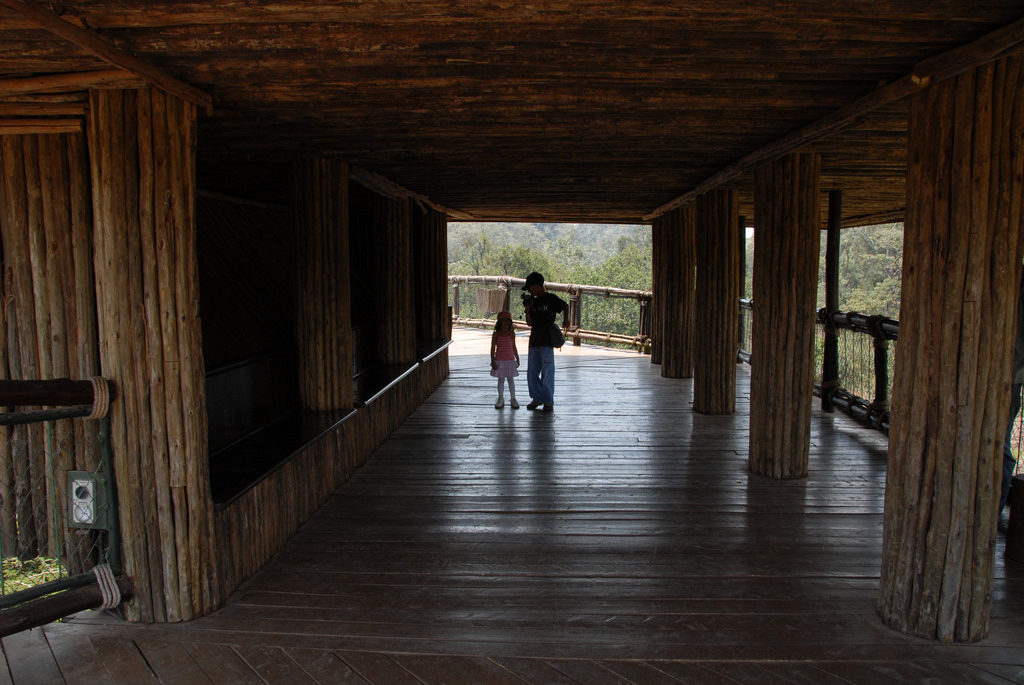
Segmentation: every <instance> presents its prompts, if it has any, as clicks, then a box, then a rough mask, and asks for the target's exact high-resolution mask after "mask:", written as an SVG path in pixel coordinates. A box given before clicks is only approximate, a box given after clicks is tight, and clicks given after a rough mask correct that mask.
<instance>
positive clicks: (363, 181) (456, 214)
mask: <svg viewBox="0 0 1024 685" xmlns="http://www.w3.org/2000/svg"><path fill="white" fill-rule="evenodd" d="M0 2H3V0H0ZM349 178H351V179H352V180H353V181H356V182H357V183H359V184H360V185H363V186H365V187H367V188H369V189H370V190H372V191H374V192H375V193H379V194H381V195H383V196H384V197H390V198H391V199H393V200H406V199H413V200H416V201H417V202H419V203H421V204H424V205H426V206H427V207H430V208H431V209H433V210H434V211H435V212H440V213H441V214H444V215H445V216H446V217H448V218H449V219H462V220H464V221H476V219H477V217H475V216H473V215H472V214H470V213H469V212H463V211H460V210H458V209H449V208H448V207H445V206H444V205H441V204H438V203H436V202H434V201H433V200H431V199H430V198H429V197H427V196H425V195H420V194H419V193H415V192H413V191H411V190H409V189H408V188H404V187H402V186H400V185H398V184H397V183H395V182H394V181H392V180H390V179H387V178H385V177H384V176H381V175H380V174H378V173H376V172H374V171H368V170H366V169H361V168H359V167H356V166H354V167H351V168H350V169H349Z"/></svg>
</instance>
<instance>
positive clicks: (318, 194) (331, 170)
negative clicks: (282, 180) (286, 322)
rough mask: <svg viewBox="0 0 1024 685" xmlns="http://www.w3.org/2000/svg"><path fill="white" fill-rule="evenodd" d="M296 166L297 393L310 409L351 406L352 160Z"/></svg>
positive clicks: (298, 163) (304, 161) (298, 164)
mask: <svg viewBox="0 0 1024 685" xmlns="http://www.w3.org/2000/svg"><path fill="white" fill-rule="evenodd" d="M292 172H293V188H292V190H293V196H294V198H295V235H296V241H297V243H296V250H295V254H296V262H297V263H296V265H295V273H296V277H297V278H298V284H297V287H296V292H297V307H296V321H295V327H296V331H295V335H296V341H297V344H298V350H299V354H298V361H299V393H300V395H301V397H302V404H303V406H304V407H305V408H306V409H311V410H314V411H325V410H331V409H351V408H352V403H353V389H352V321H351V300H350V279H349V242H348V232H349V217H348V165H347V164H346V163H345V162H342V161H341V160H337V159H309V160H303V161H300V162H296V163H295V164H294V167H293V170H292Z"/></svg>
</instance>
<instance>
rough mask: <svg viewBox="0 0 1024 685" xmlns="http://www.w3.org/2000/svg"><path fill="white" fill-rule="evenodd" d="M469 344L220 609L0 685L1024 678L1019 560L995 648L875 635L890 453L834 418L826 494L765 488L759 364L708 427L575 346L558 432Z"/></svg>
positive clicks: (17, 666) (554, 417)
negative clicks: (756, 414) (752, 460)
mask: <svg viewBox="0 0 1024 685" xmlns="http://www.w3.org/2000/svg"><path fill="white" fill-rule="evenodd" d="M457 337H458V342H457V343H456V344H455V345H453V348H452V350H451V352H452V356H451V360H452V376H451V378H450V379H449V380H448V381H447V382H446V383H445V384H444V385H442V387H441V388H440V389H439V390H438V391H437V392H436V393H435V394H434V395H433V396H432V397H431V399H430V400H429V401H428V402H427V403H426V404H425V405H423V406H422V407H421V408H420V409H419V410H418V411H417V412H416V413H415V414H414V415H413V416H412V417H411V418H410V419H409V420H408V421H407V422H406V423H405V424H404V425H403V427H402V428H401V429H400V430H399V431H398V432H397V433H396V434H395V435H394V436H393V437H392V438H391V439H390V440H389V441H388V442H387V443H386V444H385V445H384V446H383V447H382V449H381V450H380V451H379V452H378V453H377V454H376V455H375V456H374V458H373V459H372V460H371V461H370V463H369V464H367V465H366V466H365V467H364V468H362V469H361V470H360V471H359V472H358V473H357V474H356V476H355V477H354V478H353V479H352V481H350V482H349V483H348V484H346V485H345V486H344V487H342V488H341V489H340V490H339V491H338V492H337V494H336V495H335V496H334V497H332V498H331V499H330V501H328V502H327V503H326V505H325V506H324V507H323V508H322V509H321V510H320V511H319V512H318V513H317V514H316V515H315V516H314V517H313V519H312V520H310V521H309V522H308V524H307V525H306V526H304V527H303V528H302V529H301V530H300V531H299V532H298V533H297V534H296V535H295V536H294V538H293V539H292V540H291V541H290V542H289V544H288V545H287V546H286V548H285V549H284V550H282V552H281V553H280V554H279V555H277V556H276V557H275V558H274V559H273V560H272V561H271V562H270V563H269V564H267V566H266V567H265V568H264V569H263V570H262V571H261V572H260V573H259V574H258V575H257V576H256V577H255V578H253V579H252V580H251V582H249V583H248V584H247V586H246V587H244V588H243V589H242V590H240V591H239V592H238V593H236V594H235V596H234V597H232V598H231V600H230V602H229V603H228V605H227V606H225V607H224V608H223V609H221V610H220V611H218V612H216V613H215V614H214V615H212V616H208V617H206V618H204V619H201V620H197V621H193V622H191V623H187V624H179V625H157V626H138V625H130V624H125V623H122V622H119V621H117V620H115V619H113V618H110V617H108V616H105V615H102V614H97V613H95V612H87V613H85V614H80V615H79V616H77V617H75V618H73V619H72V620H70V621H68V622H65V623H62V624H56V625H51V626H48V627H47V628H45V629H38V630H33V631H30V632H27V633H22V634H20V635H17V636H13V637H11V638H7V639H6V640H4V643H3V647H4V655H5V657H6V660H7V667H8V668H7V669H0V683H3V682H5V677H6V676H8V675H10V676H11V677H12V678H13V682H14V683H17V684H18V685H24V684H25V683H37V682H38V683H60V682H69V683H84V682H88V683H149V682H166V683H189V684H193V683H211V682H212V683H288V685H299V684H301V683H363V684H365V683H388V684H391V683H397V684H402V683H410V684H420V685H421V684H423V683H457V684H458V683H498V684H501V683H517V684H519V685H522V683H538V684H547V683H553V684H558V683H585V684H588V685H593V684H600V683H637V684H646V683H680V682H681V683H759V684H760V683H815V684H818V683H872V684H875V683H889V682H892V683H897V682H898V683H903V682H911V683H914V682H932V683H946V682H949V683H955V682H963V683H1011V682H1017V683H1019V682H1024V568H1022V565H1020V564H1016V563H1014V562H1009V561H1005V560H1004V558H1003V556H1002V545H1003V541H1002V540H1001V539H1000V541H999V553H998V557H997V565H996V576H997V580H996V582H995V587H994V601H993V609H992V614H993V618H992V630H991V636H990V637H989V638H988V639H986V640H984V641H983V642H980V643H978V644H972V645H948V644H947V645H944V644H939V643H935V642H931V641H926V640H920V639H916V638H911V637H908V636H905V635H902V634H899V633H896V632H893V631H892V630H889V629H888V628H886V627H885V626H883V625H882V624H881V622H880V620H879V619H878V618H877V616H876V614H875V609H874V605H875V599H876V593H877V586H878V570H879V565H880V550H881V533H882V498H883V486H884V480H885V462H886V445H885V441H884V439H883V438H882V437H881V436H879V435H876V434H875V433H872V432H870V431H867V430H864V429H861V428H859V427H858V426H856V425H855V424H853V423H852V422H850V421H848V420H847V419H845V418H843V417H841V416H838V415H837V416H827V415H822V414H820V413H818V412H817V411H815V415H814V418H813V435H812V451H811V474H810V477H809V478H807V479H806V480H799V481H787V482H774V481H769V480H765V479H762V478H759V477H755V476H751V475H749V474H748V473H747V470H746V452H747V444H746V441H747V422H748V414H747V398H746V396H747V384H748V380H749V375H748V372H747V370H746V369H745V368H742V369H741V370H740V372H739V384H740V390H739V393H740V398H739V401H738V404H737V406H738V411H737V413H736V414H735V415H732V416H723V417H713V416H701V415H696V414H694V412H693V410H692V408H691V400H690V382H689V381H680V380H668V379H663V378H661V377H660V375H659V369H658V367H653V366H652V365H651V364H650V363H649V359H648V358H646V357H640V356H639V355H636V354H634V353H629V352H620V353H603V352H598V353H595V352H594V351H593V350H579V349H569V348H568V347H567V348H566V349H565V350H564V351H562V352H558V353H557V354H556V364H557V388H556V406H555V411H554V412H551V413H542V412H529V411H527V410H526V409H525V399H526V395H527V393H526V378H525V373H524V375H523V376H521V377H520V379H519V381H520V383H519V389H520V394H519V397H520V400H521V401H522V402H523V406H524V408H523V409H520V410H518V411H516V410H512V409H510V408H508V407H506V408H505V409H503V410H500V411H498V410H495V409H494V408H493V406H492V405H493V402H494V396H495V393H494V387H495V382H494V380H493V379H492V378H490V377H489V376H488V375H487V367H488V364H487V356H486V355H487V344H488V334H487V333H485V332H479V331H462V332H457ZM520 346H521V348H523V349H521V351H522V352H523V357H524V360H525V340H524V339H522V338H521V339H520ZM524 368H525V367H524ZM254 523H255V522H254Z"/></svg>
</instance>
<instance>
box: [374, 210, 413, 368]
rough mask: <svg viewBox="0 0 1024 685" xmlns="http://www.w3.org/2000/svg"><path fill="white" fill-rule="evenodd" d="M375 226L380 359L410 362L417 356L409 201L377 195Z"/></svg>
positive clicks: (388, 361)
mask: <svg viewBox="0 0 1024 685" xmlns="http://www.w3.org/2000/svg"><path fill="white" fill-rule="evenodd" d="M373 227H374V235H373V240H374V246H373V249H374V258H375V262H376V269H375V271H376V273H377V297H378V300H377V306H376V307H375V311H376V316H377V348H378V359H379V361H380V362H381V363H382V364H408V363H410V362H413V361H415V360H416V312H415V311H413V305H414V303H415V298H414V297H413V288H412V283H413V267H412V245H411V240H410V238H411V236H410V231H409V203H408V202H407V201H405V200H393V199H390V198H387V197H383V196H377V197H376V198H375V200H374V205H373Z"/></svg>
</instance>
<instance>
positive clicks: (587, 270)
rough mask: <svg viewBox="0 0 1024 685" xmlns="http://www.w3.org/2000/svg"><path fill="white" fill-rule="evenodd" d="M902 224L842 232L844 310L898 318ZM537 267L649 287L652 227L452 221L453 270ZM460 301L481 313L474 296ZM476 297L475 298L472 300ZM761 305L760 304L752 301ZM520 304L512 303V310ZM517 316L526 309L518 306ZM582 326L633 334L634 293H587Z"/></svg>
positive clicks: (563, 276)
mask: <svg viewBox="0 0 1024 685" xmlns="http://www.w3.org/2000/svg"><path fill="white" fill-rule="evenodd" d="M824 256H825V233H824V232H822V234H821V259H820V262H819V281H818V305H817V306H818V307H819V308H820V307H823V306H824V303H825V292H824V279H825V258H824ZM902 256H903V225H902V224H898V223H897V224H882V225H878V226H863V227H859V228H847V229H844V230H843V231H842V233H841V239H840V257H839V307H840V309H842V310H843V311H856V312H860V313H862V314H881V315H883V316H887V317H890V318H893V319H898V318H899V304H900V278H901V271H902V261H903V260H902ZM745 263H746V278H745V287H744V294H745V297H750V296H751V288H750V284H751V281H752V276H751V269H752V267H753V263H754V237H753V235H752V234H751V233H750V232H749V231H748V236H747V239H746V260H745ZM531 271H539V272H541V273H542V274H544V277H545V278H546V279H547V280H548V281H553V282H561V283H576V284H587V285H600V286H609V287H615V288H630V289H637V290H650V289H651V227H650V226H646V225H619V224H555V223H489V222H450V223H449V224H448V273H449V274H452V275H456V274H457V275H488V276H518V277H520V278H524V277H525V276H526V275H527V274H528V273H530V272H531ZM466 295H467V296H468V297H466V296H464V297H463V298H462V299H461V300H460V301H461V305H462V307H463V316H471V317H476V316H477V315H478V314H477V313H476V311H475V299H474V296H472V295H469V293H466ZM470 300H472V301H470ZM755 306H756V304H755ZM514 309H515V307H513V310H514ZM513 313H514V314H516V316H517V317H520V316H521V312H515V311H514V312H513ZM583 313H584V321H583V327H584V328H588V329H591V330H602V331H611V332H615V333H624V334H633V333H635V332H636V326H637V320H638V317H639V309H638V305H637V304H636V303H635V302H631V301H621V300H604V301H600V300H599V299H598V298H587V300H586V301H585V302H584V306H583Z"/></svg>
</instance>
